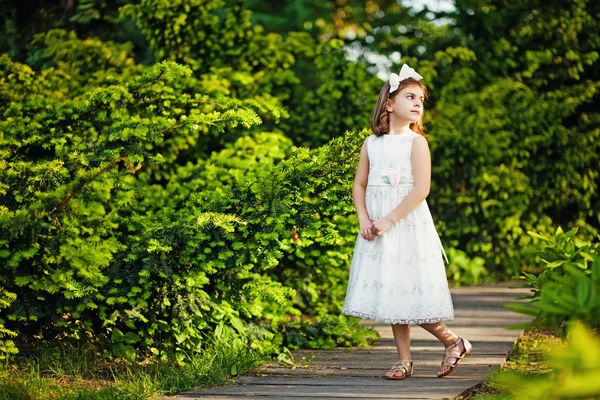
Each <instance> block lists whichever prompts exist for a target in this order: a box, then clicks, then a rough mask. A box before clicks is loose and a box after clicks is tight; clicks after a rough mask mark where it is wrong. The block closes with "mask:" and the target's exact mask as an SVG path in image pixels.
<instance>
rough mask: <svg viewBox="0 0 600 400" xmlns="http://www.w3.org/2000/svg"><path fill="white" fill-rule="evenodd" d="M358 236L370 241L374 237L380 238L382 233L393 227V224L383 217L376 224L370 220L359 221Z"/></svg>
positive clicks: (389, 219)
mask: <svg viewBox="0 0 600 400" xmlns="http://www.w3.org/2000/svg"><path fill="white" fill-rule="evenodd" d="M359 223H360V235H361V236H362V237H363V239H365V240H368V241H371V240H373V239H374V238H375V235H377V236H382V235H383V234H384V233H386V232H387V231H389V230H390V228H391V227H392V226H394V222H393V221H392V220H391V218H389V217H383V218H381V219H378V220H377V221H376V222H373V221H371V220H370V219H364V220H360V221H359Z"/></svg>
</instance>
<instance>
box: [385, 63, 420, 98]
mask: <svg viewBox="0 0 600 400" xmlns="http://www.w3.org/2000/svg"><path fill="white" fill-rule="evenodd" d="M408 78H413V79H414V80H416V81H420V80H421V79H423V77H422V76H421V75H419V74H417V73H416V71H415V70H414V69H412V68H411V67H409V66H408V64H404V65H403V66H402V69H401V70H400V75H398V74H395V73H393V72H392V73H391V74H390V93H392V92H393V91H394V90H396V89H398V86H399V85H400V82H402V81H403V80H405V79H408Z"/></svg>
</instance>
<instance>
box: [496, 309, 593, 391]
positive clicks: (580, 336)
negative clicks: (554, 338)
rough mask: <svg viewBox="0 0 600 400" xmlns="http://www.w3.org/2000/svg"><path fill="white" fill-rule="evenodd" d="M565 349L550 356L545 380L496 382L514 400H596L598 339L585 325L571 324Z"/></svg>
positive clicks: (506, 377)
mask: <svg viewBox="0 0 600 400" xmlns="http://www.w3.org/2000/svg"><path fill="white" fill-rule="evenodd" d="M569 325H570V326H569V329H568V331H569V336H568V338H567V345H566V347H565V348H561V349H560V350H555V351H553V352H551V353H550V354H549V359H548V364H549V365H550V366H551V367H552V368H553V373H552V374H551V375H550V376H549V377H548V376H545V377H535V376H534V377H532V376H523V375H519V374H516V373H503V374H501V375H499V376H498V377H497V378H496V379H495V380H496V381H497V382H498V383H500V384H504V385H506V386H507V387H508V388H510V390H511V392H512V394H513V396H514V398H515V399H540V400H542V399H543V400H546V399H557V400H558V399H573V398H597V397H598V396H599V395H600V382H599V381H598V374H600V338H599V337H598V335H597V334H595V333H594V332H593V331H592V330H591V329H590V328H589V327H588V326H586V324H584V323H582V322H580V321H576V320H574V321H572V323H570V324H569Z"/></svg>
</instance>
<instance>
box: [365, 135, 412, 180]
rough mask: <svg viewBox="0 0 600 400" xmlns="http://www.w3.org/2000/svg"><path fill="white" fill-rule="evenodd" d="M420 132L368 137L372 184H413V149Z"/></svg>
mask: <svg viewBox="0 0 600 400" xmlns="http://www.w3.org/2000/svg"><path fill="white" fill-rule="evenodd" d="M417 136H419V134H418V133H414V132H413V133H404V134H401V135H388V134H386V135H383V136H379V137H378V136H375V135H371V136H369V137H368V138H367V154H368V156H369V178H368V185H370V186H387V185H391V186H394V187H395V186H401V185H402V186H404V185H406V186H413V185H414V179H413V170H412V162H411V149H412V142H413V140H414V139H415V138H416V137H417Z"/></svg>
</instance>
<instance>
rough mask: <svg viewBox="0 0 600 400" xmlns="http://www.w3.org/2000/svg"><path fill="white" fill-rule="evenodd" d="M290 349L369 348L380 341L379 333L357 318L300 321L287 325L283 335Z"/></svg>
mask: <svg viewBox="0 0 600 400" xmlns="http://www.w3.org/2000/svg"><path fill="white" fill-rule="evenodd" d="M281 334H282V335H283V337H284V343H285V344H286V347H288V348H290V349H299V348H310V349H330V348H334V347H349V346H369V345H371V344H373V343H374V342H375V341H377V340H378V339H379V334H378V333H377V331H374V330H372V329H368V328H366V327H365V326H363V325H360V324H359V323H358V320H357V319H355V318H348V317H346V316H344V315H339V316H328V317H326V318H323V319H320V320H318V321H310V320H309V321H299V322H295V323H291V324H288V325H286V326H285V327H284V328H283V330H282V333H281Z"/></svg>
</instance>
